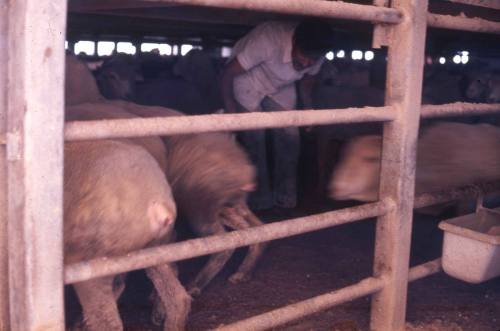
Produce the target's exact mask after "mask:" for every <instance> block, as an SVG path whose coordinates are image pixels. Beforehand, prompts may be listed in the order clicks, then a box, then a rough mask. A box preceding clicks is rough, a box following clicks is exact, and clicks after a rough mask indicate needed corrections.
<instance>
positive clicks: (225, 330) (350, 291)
mask: <svg viewBox="0 0 500 331" xmlns="http://www.w3.org/2000/svg"><path fill="white" fill-rule="evenodd" d="M383 287H384V281H383V280H382V279H380V278H373V277H370V278H365V279H363V280H362V281H360V282H358V283H356V284H354V285H351V286H347V287H344V288H341V289H340V290H336V291H333V292H330V293H326V294H322V295H318V296H316V297H314V298H311V299H307V300H303V301H300V302H297V303H294V304H291V305H288V306H285V307H282V308H278V309H274V310H271V311H269V312H267V313H264V314H261V315H257V316H253V317H250V318H247V319H244V320H241V321H238V322H236V323H233V324H229V325H225V326H223V327H220V328H217V329H215V330H217V331H229V330H239V331H244V330H249V331H257V330H268V329H271V328H273V327H276V326H279V325H283V324H285V323H287V322H291V321H293V320H297V319H299V318H302V317H305V316H308V315H311V314H314V313H317V312H320V311H322V310H325V309H328V308H330V307H333V306H336V305H338V304H341V303H344V302H347V301H351V300H354V299H357V298H361V297H363V296H365V295H368V294H372V293H375V292H377V291H380V290H381V289H382V288H383Z"/></svg>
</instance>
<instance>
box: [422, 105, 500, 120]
mask: <svg viewBox="0 0 500 331" xmlns="http://www.w3.org/2000/svg"><path fill="white" fill-rule="evenodd" d="M495 113H498V114H499V115H500V103H492V104H489V103H470V102H455V103H447V104H444V105H422V110H421V113H420V115H421V117H423V118H433V117H451V116H457V115H458V116H466V115H468V116H473V115H484V114H495Z"/></svg>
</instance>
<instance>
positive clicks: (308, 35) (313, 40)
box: [293, 18, 333, 58]
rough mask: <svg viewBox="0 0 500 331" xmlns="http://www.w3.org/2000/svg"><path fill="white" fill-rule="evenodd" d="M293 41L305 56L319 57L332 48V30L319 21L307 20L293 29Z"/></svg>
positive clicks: (314, 19)
mask: <svg viewBox="0 0 500 331" xmlns="http://www.w3.org/2000/svg"><path fill="white" fill-rule="evenodd" d="M293 41H294V45H295V47H297V48H299V49H300V50H301V51H302V52H303V53H304V54H305V55H306V56H310V57H313V58H316V57H320V56H323V55H325V54H326V53H327V52H328V50H330V49H331V48H332V46H333V29H332V27H331V26H330V25H329V24H328V23H326V22H325V21H322V20H321V19H318V18H308V19H305V20H303V21H301V22H300V23H299V25H297V27H296V28H295V32H294V34H293Z"/></svg>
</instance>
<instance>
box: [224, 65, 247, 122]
mask: <svg viewBox="0 0 500 331" xmlns="http://www.w3.org/2000/svg"><path fill="white" fill-rule="evenodd" d="M244 72H245V69H243V67H242V66H241V64H240V62H239V61H238V58H237V57H234V58H233V59H232V60H231V61H229V63H228V64H226V66H225V67H224V69H223V71H222V77H221V94H222V101H223V102H224V109H225V111H226V113H236V112H238V109H244V108H243V106H241V105H240V104H239V103H238V102H237V101H236V99H235V97H234V78H235V77H236V76H238V75H241V74H243V73H244Z"/></svg>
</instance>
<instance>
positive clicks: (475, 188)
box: [413, 181, 500, 208]
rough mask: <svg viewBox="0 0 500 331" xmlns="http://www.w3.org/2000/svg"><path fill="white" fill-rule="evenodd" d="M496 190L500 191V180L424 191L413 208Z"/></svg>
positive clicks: (475, 196) (473, 196)
mask: <svg viewBox="0 0 500 331" xmlns="http://www.w3.org/2000/svg"><path fill="white" fill-rule="evenodd" d="M496 191H500V181H497V182H490V183H484V184H481V185H469V186H464V187H459V188H456V189H454V190H449V191H443V192H433V193H424V194H420V195H419V196H418V197H416V198H415V202H414V204H413V208H422V207H427V206H432V205H435V204H438V203H443V202H448V201H453V200H460V199H467V198H471V199H472V198H477V197H478V196H480V195H482V194H488V193H493V192H496Z"/></svg>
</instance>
